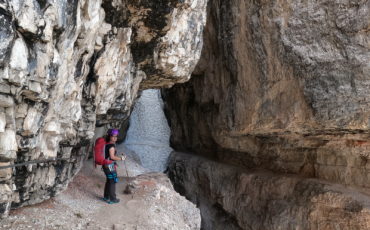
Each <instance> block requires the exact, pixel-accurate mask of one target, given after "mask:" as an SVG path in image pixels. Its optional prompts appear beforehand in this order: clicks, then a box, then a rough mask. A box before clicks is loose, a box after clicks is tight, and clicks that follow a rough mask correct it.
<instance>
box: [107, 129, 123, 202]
mask: <svg viewBox="0 0 370 230" xmlns="http://www.w3.org/2000/svg"><path fill="white" fill-rule="evenodd" d="M118 135H119V131H118V130H117V129H109V130H108V132H107V136H106V139H105V141H106V142H107V144H106V145H105V159H108V160H112V161H113V163H112V164H108V165H103V171H104V173H105V176H106V177H107V180H106V182H105V186H104V197H103V200H104V201H106V202H108V203H109V204H114V203H118V202H119V199H117V197H116V183H117V182H118V178H117V170H116V168H117V163H116V161H119V160H121V161H123V160H125V159H126V157H125V156H124V155H122V156H120V157H119V156H117V150H116V142H117V137H118Z"/></svg>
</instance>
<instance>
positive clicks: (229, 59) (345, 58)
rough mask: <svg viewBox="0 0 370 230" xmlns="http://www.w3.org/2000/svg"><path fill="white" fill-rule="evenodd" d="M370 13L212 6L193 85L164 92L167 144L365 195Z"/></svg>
mask: <svg viewBox="0 0 370 230" xmlns="http://www.w3.org/2000/svg"><path fill="white" fill-rule="evenodd" d="M369 10H370V5H369V1H361V0H359V1H335V0H324V1H240V0H233V1H219V0H212V1H210V2H209V6H208V12H209V13H208V18H207V26H206V28H205V34H204V49H203V53H202V56H201V59H200V62H199V64H198V65H197V67H196V69H195V70H194V73H193V77H192V79H191V80H190V81H189V82H187V83H185V84H183V85H177V86H175V87H173V88H172V89H170V90H167V91H165V92H164V96H165V101H166V109H167V114H168V119H169V120H170V126H171V131H172V136H171V143H172V146H173V147H174V148H175V149H176V150H181V151H187V152H195V153H197V154H200V155H202V156H205V157H208V158H209V159H213V160H216V161H219V162H223V163H227V164H229V165H234V166H237V167H242V168H247V169H251V168H260V169H267V170H270V171H271V172H273V173H277V175H280V174H281V173H289V174H296V175H299V176H302V177H305V178H319V179H324V180H326V181H330V182H334V183H339V184H344V185H348V186H354V187H355V186H356V187H360V188H365V189H368V188H369V187H370V177H369V175H370V170H369V169H370V165H369V159H370V158H369V153H368V150H369V141H368V140H369V137H370V133H369V112H370V104H369V98H370V97H369V95H370V87H368V85H369V82H370V74H369V73H370V72H369V63H370V62H369V61H370V46H369V41H370V40H369V39H370V34H369V33H370V32H369V27H370V23H369V22H370V21H369V17H370V16H369V15H370V14H369ZM174 170H176V169H175V168H174ZM215 171H217V170H216V169H215ZM215 176H217V174H215ZM210 177H211V176H210ZM276 177H279V176H276ZM178 183H180V182H178ZM262 184H263V183H262ZM265 186H267V187H268V186H269V185H268V183H267V182H266V184H265ZM272 193H273V192H271V195H273V194H272ZM234 208H235V209H236V210H238V208H239V206H235V207H234ZM267 211H269V210H267ZM234 213H235V212H234ZM229 214H230V213H229ZM230 215H231V214H230ZM232 215H233V214H232ZM335 218H336V217H334V216H333V219H335ZM329 229H330V228H329Z"/></svg>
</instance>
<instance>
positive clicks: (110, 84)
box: [0, 0, 206, 214]
mask: <svg viewBox="0 0 370 230" xmlns="http://www.w3.org/2000/svg"><path fill="white" fill-rule="evenodd" d="M205 7H206V1H193V0H186V1H175V0H163V1H156V3H152V2H151V1H130V0H127V1H119V0H117V1H102V0H94V1H92V0H74V1H53V0H50V1H36V0H21V1H8V0H0V25H1V26H0V37H1V41H0V161H1V163H0V164H1V165H2V166H3V165H9V164H14V163H23V162H29V161H30V160H44V159H55V158H58V159H62V160H59V161H56V162H52V163H50V162H49V163H43V164H37V165H35V164H33V165H31V164H30V165H26V166H22V167H17V168H11V169H5V170H4V169H1V173H0V176H1V177H0V194H1V196H0V213H5V214H6V213H7V212H8V210H9V208H10V206H12V207H17V206H20V205H24V204H32V203H36V202H39V201H41V200H43V199H47V198H48V197H50V196H53V195H55V193H57V192H58V191H61V190H62V189H64V188H65V187H66V185H67V184H68V182H69V181H70V180H71V178H72V177H73V175H75V174H76V173H77V172H78V170H79V168H80V167H81V161H82V159H83V158H84V157H85V155H86V152H88V147H87V146H89V145H88V144H89V141H90V140H91V138H92V137H93V136H94V130H95V125H98V126H109V125H111V126H115V127H119V126H120V125H121V124H122V122H124V121H125V120H127V118H128V116H129V114H130V111H131V108H132V105H133V103H134V100H135V98H136V96H137V92H138V91H139V90H140V89H144V88H150V87H168V86H171V85H173V84H174V83H176V82H183V81H186V80H187V79H189V77H190V73H191V71H192V70H193V69H194V67H195V64H196V62H197V60H198V58H199V56H200V50H201V47H202V29H203V25H204V23H205V13H206V12H205Z"/></svg>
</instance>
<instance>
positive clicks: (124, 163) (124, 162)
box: [123, 159, 129, 177]
mask: <svg viewBox="0 0 370 230" xmlns="http://www.w3.org/2000/svg"><path fill="white" fill-rule="evenodd" d="M123 165H124V166H125V169H126V175H127V177H129V176H128V172H127V165H126V159H125V160H124V161H123Z"/></svg>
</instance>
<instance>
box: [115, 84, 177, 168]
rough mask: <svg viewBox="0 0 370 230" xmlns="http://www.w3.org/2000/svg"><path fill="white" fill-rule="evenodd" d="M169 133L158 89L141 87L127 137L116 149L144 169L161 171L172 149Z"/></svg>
mask: <svg viewBox="0 0 370 230" xmlns="http://www.w3.org/2000/svg"><path fill="white" fill-rule="evenodd" d="M170 132H171V130H170V127H169V126H168V123H167V119H166V117H165V115H164V112H163V101H162V97H161V93H160V90H158V89H148V90H144V91H142V93H141V96H140V98H139V99H138V101H137V102H136V104H135V106H134V109H133V111H132V114H131V116H130V125H129V129H128V131H127V135H126V139H125V141H124V142H123V143H122V144H120V145H118V146H117V148H118V150H120V149H122V150H123V151H124V152H125V153H126V154H127V155H128V156H129V157H131V158H133V159H134V161H136V162H137V163H139V164H141V165H142V166H143V167H144V168H146V169H147V170H146V171H155V172H163V171H164V170H165V169H166V168H167V160H168V157H169V155H170V153H171V151H172V148H171V147H170V144H169V139H170ZM136 171H137V172H136V173H135V172H133V173H135V174H140V173H141V172H140V171H141V170H140V169H139V168H138V169H137V170H136Z"/></svg>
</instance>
